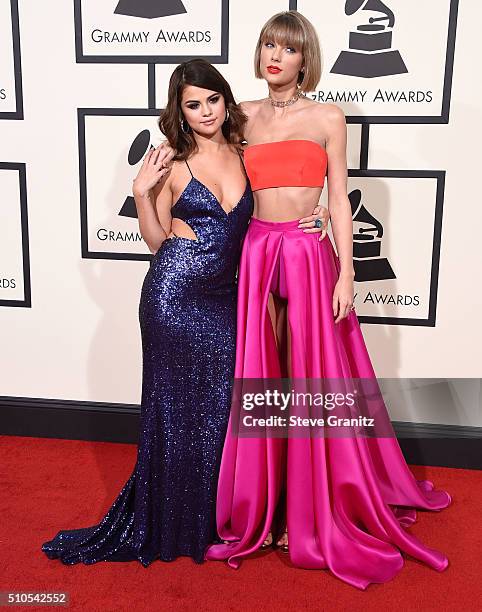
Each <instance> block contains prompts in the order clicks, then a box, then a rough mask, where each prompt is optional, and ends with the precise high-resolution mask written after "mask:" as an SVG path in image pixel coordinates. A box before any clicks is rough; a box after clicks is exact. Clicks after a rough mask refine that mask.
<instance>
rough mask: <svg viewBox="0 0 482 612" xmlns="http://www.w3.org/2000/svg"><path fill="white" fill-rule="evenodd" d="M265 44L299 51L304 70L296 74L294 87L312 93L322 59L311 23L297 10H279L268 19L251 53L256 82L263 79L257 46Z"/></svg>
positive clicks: (316, 82)
mask: <svg viewBox="0 0 482 612" xmlns="http://www.w3.org/2000/svg"><path fill="white" fill-rule="evenodd" d="M267 42H275V43H278V44H279V45H283V46H288V47H294V48H295V49H296V50H297V51H301V54H302V56H303V66H304V70H303V71H300V74H299V77H298V87H299V88H300V89H301V90H302V91H314V90H315V88H316V86H317V85H318V83H319V81H320V78H321V70H322V64H323V57H322V53H321V49H320V41H319V39H318V35H317V33H316V30H315V28H314V27H313V25H312V23H311V22H310V21H308V19H306V17H304V16H303V15H302V14H301V13H298V11H282V12H281V13H277V14H276V15H273V17H271V18H270V19H268V21H267V22H266V23H265V24H264V26H263V27H262V29H261V32H260V35H259V38H258V42H257V44H256V50H255V52H254V74H255V76H256V78H257V79H262V78H263V76H262V74H261V69H260V57H261V47H262V46H263V45H264V44H265V43H267Z"/></svg>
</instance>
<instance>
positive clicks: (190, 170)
mask: <svg viewBox="0 0 482 612" xmlns="http://www.w3.org/2000/svg"><path fill="white" fill-rule="evenodd" d="M185 162H186V166H187V169H188V170H189V172H191V176H192V178H194V174H193V173H192V171H191V168H190V167H189V164H188V163H187V159H186V160H185Z"/></svg>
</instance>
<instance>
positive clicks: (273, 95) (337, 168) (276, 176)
mask: <svg viewBox="0 0 482 612" xmlns="http://www.w3.org/2000/svg"><path fill="white" fill-rule="evenodd" d="M255 74H256V76H257V77H258V78H263V79H265V80H266V82H267V85H268V90H269V95H268V97H267V98H265V99H263V100H256V101H252V102H246V103H244V104H243V110H244V111H245V112H246V114H247V115H248V124H247V129H246V132H245V134H246V138H247V142H248V145H247V147H246V149H245V153H244V159H245V165H246V169H247V172H248V175H249V178H250V182H251V187H252V190H253V192H254V195H255V208H254V216H253V218H252V219H251V222H250V225H249V228H248V233H247V235H246V238H245V241H244V245H243V252H242V255H241V262H240V268H239V286H238V315H237V317H238V320H237V328H238V329H237V346H236V370H235V378H236V379H271V378H274V379H276V378H278V379H279V378H282V377H286V376H289V377H291V378H292V379H298V380H302V379H304V380H307V379H310V380H311V379H319V380H321V379H323V380H326V379H345V380H348V379H367V380H368V379H371V380H376V379H375V373H374V371H373V368H372V365H371V362H370V358H369V355H368V352H367V349H366V346H365V342H364V339H363V336H362V333H361V331H360V326H359V323H358V319H357V316H356V314H355V311H354V306H353V299H354V297H353V296H354V288H353V282H354V269H353V260H352V248H353V244H352V235H353V227H352V215H351V207H350V202H349V200H348V195H347V161H346V123H345V117H344V114H343V111H342V110H341V109H340V108H338V107H337V106H335V105H333V104H319V103H317V102H314V101H312V100H310V99H308V98H307V97H305V95H304V94H303V91H313V90H315V88H316V86H317V84H318V82H319V79H320V76H321V52H320V47H319V42H318V38H317V35H316V32H315V30H314V28H313V26H312V25H311V23H310V22H309V21H308V20H307V19H306V18H304V17H303V16H302V15H300V14H299V13H298V12H296V11H287V12H283V13H279V14H277V15H275V16H274V17H272V18H271V19H270V20H269V21H268V22H267V23H266V24H265V26H264V27H263V29H262V31H261V34H260V36H259V40H258V44H257V47H256V52H255ZM325 177H326V178H327V183H328V188H329V194H328V207H329V212H330V216H331V221H332V227H333V235H334V238H335V242H336V247H337V251H338V256H337V255H336V253H335V251H334V249H333V245H332V243H331V241H330V239H329V237H328V236H327V237H326V238H325V239H324V240H321V241H320V240H319V239H318V236H317V234H315V233H310V232H306V231H303V229H302V228H300V227H299V226H298V221H297V220H296V219H299V218H300V217H307V216H308V215H309V214H310V211H313V208H314V206H315V204H317V203H318V200H319V198H320V194H321V191H322V189H323V186H324V184H325ZM315 225H316V223H315ZM304 227H306V224H305V226H304ZM314 231H316V227H315V228H314ZM382 406H383V414H382V415H381V416H382V420H383V417H384V418H385V420H386V421H388V423H389V418H388V415H387V412H386V408H385V406H384V404H382ZM238 418H239V415H238V413H237V412H234V411H232V413H231V419H230V421H231V422H230V427H229V429H228V435H227V438H226V441H225V445H224V451H223V457H222V463H221V471H220V477H219V483H218V494H217V526H218V532H219V535H220V536H221V538H222V539H223V540H224V541H225V543H224V544H217V545H213V546H211V547H210V548H209V549H208V551H207V554H206V558H208V559H227V560H228V563H229V565H230V566H231V567H234V568H237V567H238V566H239V564H240V561H241V560H242V559H243V558H244V557H247V556H248V555H250V554H251V553H253V552H254V551H256V550H258V549H259V548H265V547H267V546H269V545H270V544H271V543H273V545H278V546H281V547H282V549H283V550H286V551H288V552H289V555H290V558H291V561H292V563H293V564H294V565H295V566H297V567H302V568H308V569H326V568H327V569H329V570H330V571H331V572H332V573H333V574H334V575H335V576H337V577H338V578H340V579H342V580H344V581H345V582H347V583H349V584H351V585H353V586H355V587H357V588H360V589H365V588H366V587H367V586H368V585H369V584H370V583H382V582H386V581H388V580H390V579H391V578H393V577H394V576H395V575H396V574H397V573H398V572H399V571H400V569H401V568H402V566H403V558H402V555H401V551H403V552H404V553H406V554H409V555H411V556H412V557H415V558H417V559H419V560H421V561H423V562H425V563H426V564H427V565H429V566H430V567H432V568H434V569H435V570H438V571H442V570H444V569H445V568H446V567H447V565H448V560H447V558H446V556H445V555H444V554H442V553H441V552H438V551H436V550H433V549H431V548H428V547H427V546H425V545H424V544H422V543H421V542H420V541H419V540H418V539H417V538H415V537H414V536H413V535H411V534H410V533H409V532H408V531H407V530H406V527H408V526H409V525H411V524H412V523H413V522H414V521H415V518H416V510H415V509H416V508H420V509H424V510H441V509H442V508H445V507H446V506H448V505H449V504H450V502H451V498H450V495H449V494H448V493H447V492H445V491H440V490H435V489H434V487H433V484H432V483H431V482H429V481H426V480H424V481H417V480H416V479H415V478H414V476H413V474H412V473H411V471H410V470H409V468H408V466H407V464H406V462H405V459H404V457H403V455H402V452H401V450H400V447H399V445H398V442H397V440H396V438H395V436H394V434H393V430H391V431H392V435H391V436H390V435H384V436H383V437H381V436H375V437H359V436H356V435H352V436H344V437H331V436H321V437H319V436H300V437H297V436H292V437H288V438H287V439H286V438H279V437H270V436H269V435H259V436H257V437H244V436H239V435H234V434H233V433H232V432H233V429H234V430H235V429H236V426H237V424H238V423H236V422H233V421H234V420H235V419H238ZM390 428H391V426H390ZM280 508H281V511H282V515H283V516H284V517H285V520H283V528H282V529H281V531H280V532H275V522H273V521H274V520H275V519H276V517H277V516H278V515H279V510H280ZM273 534H274V537H273ZM288 539H289V543H288Z"/></svg>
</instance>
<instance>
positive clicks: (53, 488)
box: [0, 436, 482, 612]
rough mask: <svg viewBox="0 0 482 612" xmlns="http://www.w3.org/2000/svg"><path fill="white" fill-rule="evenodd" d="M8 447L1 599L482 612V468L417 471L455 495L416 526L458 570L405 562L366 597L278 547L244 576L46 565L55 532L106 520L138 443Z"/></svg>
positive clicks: (222, 569)
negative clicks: (38, 594)
mask: <svg viewBox="0 0 482 612" xmlns="http://www.w3.org/2000/svg"><path fill="white" fill-rule="evenodd" d="M0 441H1V444H0V449H1V450H0V453H1V466H2V470H1V475H0V500H1V501H0V504H1V505H0V510H1V527H0V534H1V545H2V546H1V550H2V553H1V562H0V591H7V590H14V591H44V592H58V591H67V592H69V594H70V605H69V606H68V609H71V610H85V611H90V610H99V611H100V610H105V611H110V610H112V611H116V612H118V611H122V610H131V611H132V612H134V611H135V612H137V611H141V610H198V611H204V610H209V611H210V610H223V611H225V610H253V609H254V610H256V609H259V610H317V611H320V610H330V611H332V610H363V611H364V612H366V611H368V610H378V609H388V610H395V609H397V610H398V609H402V610H412V609H416V608H419V609H421V610H434V611H435V610H443V611H445V610H464V611H465V612H470V611H475V610H480V602H481V601H482V586H481V585H482V472H480V471H475V470H473V471H472V470H460V469H448V468H434V467H419V466H414V467H413V468H412V469H413V471H414V473H415V475H416V476H417V477H418V478H428V479H429V480H432V481H434V483H435V485H436V487H437V488H443V489H446V490H447V491H449V493H450V494H451V495H452V497H453V504H452V505H451V506H450V507H449V508H447V509H445V510H443V511H442V512H440V513H437V512H434V513H429V512H418V520H417V523H416V524H415V525H413V526H412V527H411V528H410V529H411V532H412V533H414V534H415V535H417V536H419V537H420V538H421V539H422V540H423V541H424V542H425V543H426V544H429V545H430V546H432V547H433V548H438V549H440V550H443V551H444V552H445V553H446V554H447V555H448V557H449V560H450V565H449V567H448V569H447V570H446V571H445V572H442V573H438V572H436V571H434V570H431V569H430V568H428V567H426V566H424V565H422V564H421V563H419V562H418V561H415V560H414V559H411V558H407V557H405V566H404V568H403V570H402V571H401V573H400V574H399V575H398V576H397V577H396V578H395V579H394V580H392V581H391V582H389V583H386V584H383V585H378V584H374V585H370V586H369V587H368V589H367V591H365V592H362V591H358V590H357V589H355V588H353V587H351V586H349V585H347V584H345V583H343V582H341V581H340V580H339V579H337V578H335V577H334V576H332V575H330V574H329V573H328V572H327V571H310V570H300V569H293V568H292V567H290V563H289V561H288V559H287V556H286V555H283V554H282V553H280V552H274V551H270V552H260V553H258V554H257V555H255V556H254V557H252V558H250V559H248V560H247V561H244V563H243V564H242V566H241V568H240V569H239V570H233V569H231V568H228V567H227V566H226V565H224V564H223V563H221V562H220V563H217V562H207V563H204V564H203V565H196V564H194V563H193V562H192V561H191V560H190V559H188V558H181V559H179V560H177V561H174V562H172V563H162V562H159V561H156V562H154V563H153V564H152V565H151V566H150V567H149V568H147V569H146V568H144V567H143V566H142V565H141V564H140V563H137V562H130V563H113V562H110V563H109V562H101V563H97V564H94V565H90V566H86V565H83V564H78V565H74V566H65V565H63V564H62V563H60V562H59V561H58V560H50V559H47V557H46V556H45V555H44V553H43V552H42V551H41V550H40V546H41V544H42V543H43V542H44V541H46V540H49V539H50V538H51V537H53V536H54V535H55V534H56V533H57V531H59V530H60V529H75V528H78V527H87V526H90V525H93V524H95V523H97V522H99V521H100V519H101V518H102V517H103V515H104V513H105V511H107V509H108V508H109V507H110V505H111V503H112V502H113V501H114V499H115V497H116V495H117V493H118V492H119V491H120V488H121V486H122V485H123V484H124V482H125V480H127V478H128V476H130V474H131V472H132V469H133V467H134V464H135V458H136V447H135V446H133V445H124V444H110V443H92V442H78V441H67V440H47V439H39V438H21V437H9V436H3V437H0ZM477 601H479V604H477ZM13 609H15V610H30V611H31V610H41V609H45V608H44V607H37V606H28V607H27V606H19V607H17V606H16V607H14V608H13ZM47 609H52V608H51V607H47Z"/></svg>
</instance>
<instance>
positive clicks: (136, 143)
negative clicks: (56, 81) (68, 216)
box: [78, 108, 163, 261]
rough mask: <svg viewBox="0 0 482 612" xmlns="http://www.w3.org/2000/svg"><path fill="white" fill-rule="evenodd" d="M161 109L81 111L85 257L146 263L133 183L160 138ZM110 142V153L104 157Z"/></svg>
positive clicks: (81, 174) (147, 251) (80, 140)
mask: <svg viewBox="0 0 482 612" xmlns="http://www.w3.org/2000/svg"><path fill="white" fill-rule="evenodd" d="M158 118H159V110H157V109H117V108H116V109H95V108H92V109H78V120H79V134H80V139H79V156H80V177H79V178H80V212H81V239H82V257H85V258H99V259H132V260H142V261H148V260H149V259H150V258H151V253H150V251H149V248H148V247H147V245H146V243H145V241H144V240H143V238H142V235H141V233H140V229H139V223H138V221H137V209H136V204H135V201H134V198H133V196H132V181H133V179H134V178H135V176H136V174H137V171H138V168H139V167H140V164H141V163H142V160H143V157H144V155H145V153H146V151H148V150H149V149H150V148H151V147H155V146H157V145H158V144H159V143H160V141H161V140H162V138H163V137H162V134H161V133H160V131H159V127H158V123H157V122H158ZM106 142H108V143H109V146H110V151H111V153H110V154H109V156H108V158H105V155H104V154H103V153H102V148H103V147H104V148H105V143H106Z"/></svg>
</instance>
